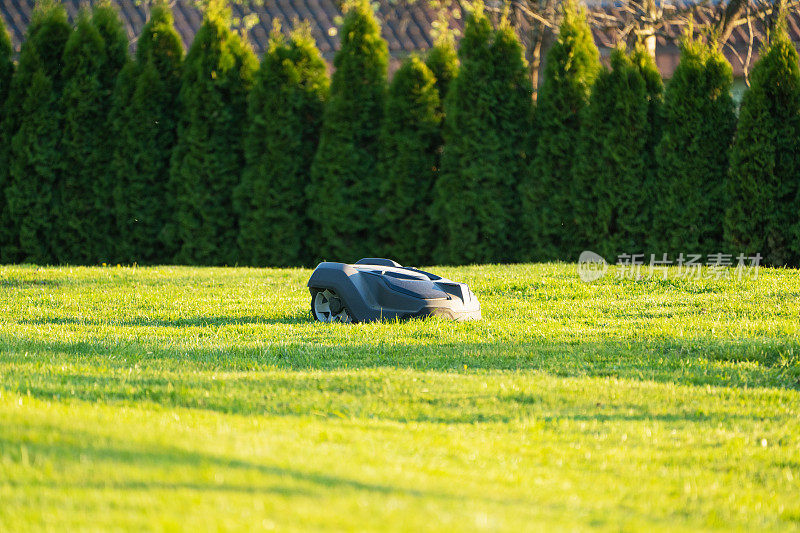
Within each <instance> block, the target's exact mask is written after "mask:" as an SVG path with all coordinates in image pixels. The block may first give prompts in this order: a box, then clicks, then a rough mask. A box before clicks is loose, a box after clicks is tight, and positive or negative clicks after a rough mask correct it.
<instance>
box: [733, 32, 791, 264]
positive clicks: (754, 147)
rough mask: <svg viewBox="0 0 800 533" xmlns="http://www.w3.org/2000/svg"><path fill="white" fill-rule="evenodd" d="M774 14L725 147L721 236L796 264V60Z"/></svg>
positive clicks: (741, 248)
mask: <svg viewBox="0 0 800 533" xmlns="http://www.w3.org/2000/svg"><path fill="white" fill-rule="evenodd" d="M784 24H785V23H784V22H783V21H781V22H780V23H779V24H778V26H777V28H776V30H775V31H774V32H773V34H772V35H770V36H769V44H767V46H766V47H765V48H764V49H763V50H762V52H761V59H760V60H759V61H758V63H756V65H755V66H754V67H753V72H752V74H751V76H750V89H749V90H748V91H747V92H746V93H745V95H744V98H743V99H742V106H741V109H740V111H739V126H738V129H737V131H736V138H735V140H734V143H733V148H732V150H731V172H730V179H729V181H728V183H727V187H726V193H727V201H726V204H727V212H726V216H725V236H726V238H727V241H728V243H729V245H730V246H731V247H732V249H733V250H735V251H737V252H744V253H747V254H749V255H755V254H756V253H761V254H762V255H763V256H764V259H765V260H766V262H767V263H768V264H771V265H774V266H782V265H791V266H798V265H800V239H799V237H800V235H799V234H798V228H800V223H798V212H800V198H799V197H798V194H800V158H798V154H800V68H798V63H797V62H798V56H797V51H796V50H795V48H794V45H793V44H792V42H791V40H789V37H788V36H787V34H786V30H785V25H784Z"/></svg>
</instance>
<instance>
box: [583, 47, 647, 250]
mask: <svg viewBox="0 0 800 533" xmlns="http://www.w3.org/2000/svg"><path fill="white" fill-rule="evenodd" d="M633 59H634V58H632V57H631V56H629V55H627V54H626V53H625V51H624V50H622V49H619V48H618V49H616V50H614V51H613V52H612V55H611V70H608V69H606V68H603V69H602V70H601V72H600V74H599V75H598V76H597V79H596V81H595V83H594V87H593V89H592V94H591V97H590V99H589V104H588V105H587V106H586V107H585V108H584V110H583V114H582V116H581V135H580V141H579V144H578V149H577V151H576V164H575V167H574V172H575V181H574V189H573V197H572V201H573V204H572V205H573V208H572V209H573V211H574V217H575V220H576V222H577V225H576V226H577V227H576V231H577V232H579V235H580V236H581V237H582V240H579V241H578V244H579V247H580V248H584V249H586V248H590V249H592V250H595V251H597V252H599V253H600V254H601V255H603V256H605V257H606V258H612V257H616V255H617V254H619V253H634V252H644V251H645V239H646V236H647V234H648V230H649V223H648V209H647V203H648V202H649V201H651V199H650V198H649V196H648V195H647V186H648V177H649V168H648V163H649V162H651V161H652V157H648V154H647V150H648V147H649V146H652V142H651V141H650V140H649V136H650V134H651V130H652V128H651V126H650V125H649V123H648V112H649V111H650V99H649V94H648V88H647V84H646V82H645V78H644V76H642V71H641V70H640V68H639V65H637V64H636V63H634V60H633Z"/></svg>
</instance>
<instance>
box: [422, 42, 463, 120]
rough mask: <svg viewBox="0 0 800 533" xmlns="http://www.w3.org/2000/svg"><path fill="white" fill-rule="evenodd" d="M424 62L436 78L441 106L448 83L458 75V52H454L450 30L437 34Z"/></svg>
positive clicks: (448, 87)
mask: <svg viewBox="0 0 800 533" xmlns="http://www.w3.org/2000/svg"><path fill="white" fill-rule="evenodd" d="M425 64H426V65H427V66H428V68H429V69H430V70H431V72H432V73H433V76H434V78H435V79H436V88H437V89H438V91H439V103H440V105H442V106H443V105H444V100H445V98H446V97H447V91H448V90H449V89H450V83H452V81H453V80H454V79H455V78H456V76H457V75H458V53H457V52H456V45H455V36H454V35H453V33H452V32H449V31H445V32H442V33H441V34H440V35H439V37H438V38H437V39H436V42H435V43H434V44H433V46H432V47H431V49H430V50H428V55H427V56H426V57H425Z"/></svg>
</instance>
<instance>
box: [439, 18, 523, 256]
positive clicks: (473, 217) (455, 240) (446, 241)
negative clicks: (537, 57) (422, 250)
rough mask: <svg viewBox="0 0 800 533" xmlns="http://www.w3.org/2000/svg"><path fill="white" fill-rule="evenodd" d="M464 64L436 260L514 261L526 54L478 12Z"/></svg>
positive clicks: (455, 89)
mask: <svg viewBox="0 0 800 533" xmlns="http://www.w3.org/2000/svg"><path fill="white" fill-rule="evenodd" d="M458 57H459V59H460V62H461V67H460V70H459V73H458V77H457V78H456V79H455V80H454V81H453V82H452V84H451V85H450V90H449V92H448V94H447V98H446V99H445V112H446V116H447V119H446V120H445V131H444V139H445V148H444V154H443V156H442V168H441V172H440V176H439V179H438V180H437V183H436V190H435V196H436V198H435V203H434V206H433V211H432V213H433V215H434V222H435V223H436V224H437V225H438V226H439V228H440V230H441V231H442V239H441V241H442V246H441V248H440V250H439V252H438V256H437V257H436V260H437V261H444V262H449V263H473V262H490V261H491V262H494V261H509V260H513V259H515V258H516V254H515V249H516V246H515V245H516V242H515V241H516V235H515V231H514V228H515V227H516V222H517V217H518V214H519V213H518V205H519V202H518V199H517V187H518V185H519V181H520V179H521V178H522V176H523V174H524V173H525V168H526V160H525V157H526V149H527V139H528V132H529V130H530V115H531V86H530V81H529V79H528V76H527V73H526V71H527V68H526V65H525V60H524V59H523V57H522V47H521V46H520V44H519V41H518V40H517V38H516V35H515V34H514V32H513V30H512V29H511V28H510V27H509V26H508V25H507V24H506V23H505V22H503V24H502V25H501V27H500V28H499V29H498V30H496V31H495V30H492V27H491V24H490V22H489V19H488V18H487V17H486V15H485V14H484V12H483V6H482V5H480V4H478V5H477V6H476V8H475V9H474V11H473V12H472V13H470V14H469V16H468V17H467V20H466V24H465V28H464V37H463V39H462V40H461V45H460V48H459V51H458Z"/></svg>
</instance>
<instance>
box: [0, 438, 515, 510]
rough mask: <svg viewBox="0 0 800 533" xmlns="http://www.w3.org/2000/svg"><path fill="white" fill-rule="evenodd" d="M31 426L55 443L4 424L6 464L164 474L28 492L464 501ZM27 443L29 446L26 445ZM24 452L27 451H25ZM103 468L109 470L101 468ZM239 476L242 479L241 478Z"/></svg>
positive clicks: (92, 479)
mask: <svg viewBox="0 0 800 533" xmlns="http://www.w3.org/2000/svg"><path fill="white" fill-rule="evenodd" d="M31 426H32V427H28V428H26V429H28V430H30V429H33V430H34V434H38V435H41V434H47V435H50V436H51V439H50V440H49V441H48V442H42V441H34V440H33V439H25V438H23V437H24V436H23V435H20V430H19V428H15V427H3V424H0V429H2V430H3V431H2V434H0V450H2V449H5V450H8V453H7V454H6V456H5V460H7V461H11V462H12V463H13V462H17V463H22V462H23V459H22V457H21V456H22V454H23V453H25V454H26V456H27V457H28V458H33V460H34V462H35V461H36V460H37V458H41V459H48V460H50V461H52V462H53V463H56V464H59V465H64V464H65V463H67V464H69V463H73V464H75V463H83V464H87V465H97V466H99V465H103V463H111V464H113V465H115V466H116V467H118V470H119V471H120V472H129V471H131V468H130V467H139V468H141V469H143V470H140V471H138V472H137V474H139V475H135V477H136V478H140V477H141V475H140V474H141V473H142V472H147V470H148V469H155V470H156V472H157V474H156V476H162V478H160V479H159V478H158V477H157V478H156V479H154V480H152V481H142V480H141V479H125V478H121V479H119V478H118V479H113V478H112V479H106V478H99V476H97V475H93V474H92V473H91V470H92V469H91V468H87V469H86V470H85V471H86V476H85V477H84V478H81V477H80V476H76V477H72V478H71V479H68V480H41V479H39V480H31V481H30V482H28V481H26V482H25V486H26V487H28V488H33V487H37V486H39V487H48V488H58V489H68V488H78V489H93V490H169V491H172V490H191V491H198V492H241V493H243V494H253V495H255V494H277V495H284V496H297V495H299V496H304V495H311V496H321V495H327V494H329V493H331V492H333V491H335V492H336V493H341V492H353V491H355V492H365V493H370V494H377V495H392V496H399V497H411V498H420V499H422V498H424V499H438V500H460V499H461V498H462V497H461V496H460V495H458V494H457V493H447V492H442V491H436V490H422V489H419V488H415V487H407V486H400V485H394V484H387V483H375V482H367V481H361V480H359V479H355V478H354V477H345V476H341V475H333V474H329V473H325V472H315V471H311V470H302V469H299V468H293V467H289V466H284V465H273V464H268V463H265V462H261V461H254V460H246V459H242V458H237V457H227V456H222V455H217V454H213V453H208V452H202V451H197V450H194V449H187V448H182V447H178V446H169V445H163V444H160V443H159V444H156V445H153V444H148V443H147V442H132V441H123V440H121V439H117V438H112V439H109V438H108V437H107V436H106V435H101V434H96V433H95V432H88V431H78V430H74V429H69V428H66V427H64V426H63V425H58V426H53V425H49V424H37V423H33V424H31ZM23 431H24V430H23ZM21 440H22V442H24V444H21V443H20V441H21ZM22 448H24V449H25V450H24V452H23V451H22ZM126 467H128V468H126ZM100 470H101V471H102V470H103V469H102V468H100ZM209 470H210V471H211V472H213V473H219V474H221V475H220V476H219V477H220V478H221V479H224V480H225V481H216V480H214V479H213V478H214V477H217V476H211V477H212V479H210V480H209V481H208V482H206V483H203V482H201V481H193V480H196V479H197V478H198V477H201V478H202V477H206V478H207V477H209V476H208V474H209ZM164 471H167V472H181V473H183V475H184V476H185V475H187V474H188V476H187V477H190V478H191V479H192V481H182V480H180V479H176V480H170V479H166V480H165V479H163V477H170V476H169V475H167V476H165V475H164V474H163V472H164ZM354 474H357V472H354ZM123 475H124V474H123ZM237 476H241V477H240V478H239V479H238V480H237V479H236V477H237ZM120 477H121V476H120ZM231 478H234V481H230V480H231ZM482 499H483V500H485V501H486V502H487V503H495V504H498V503H509V502H514V501H518V500H509V499H500V498H494V497H492V496H491V495H488V494H487V495H486V496H485V497H484V498H482Z"/></svg>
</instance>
